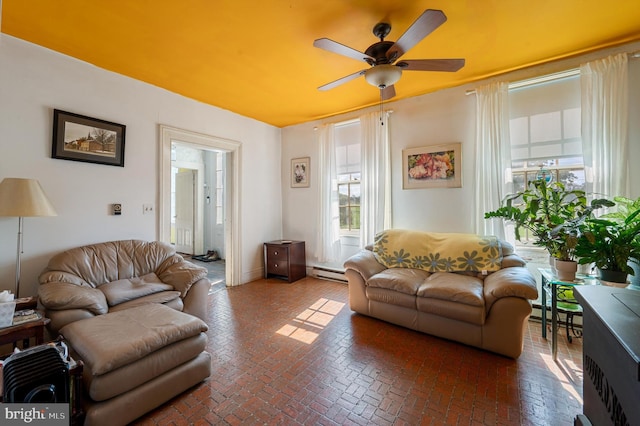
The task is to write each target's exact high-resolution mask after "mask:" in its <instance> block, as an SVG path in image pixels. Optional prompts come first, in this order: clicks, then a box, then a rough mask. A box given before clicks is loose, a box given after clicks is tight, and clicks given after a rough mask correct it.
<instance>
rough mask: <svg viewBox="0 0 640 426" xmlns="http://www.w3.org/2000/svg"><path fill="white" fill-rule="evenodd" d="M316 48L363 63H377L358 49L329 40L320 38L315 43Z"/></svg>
mask: <svg viewBox="0 0 640 426" xmlns="http://www.w3.org/2000/svg"><path fill="white" fill-rule="evenodd" d="M313 45H314V46H315V47H318V48H320V49H324V50H327V51H329V52H333V53H337V54H338V55H342V56H346V57H347V58H351V59H355V60H356V61H363V62H366V63H370V61H375V60H374V59H373V58H372V57H371V56H369V55H367V54H365V53H362V52H359V51H357V50H356V49H352V48H351V47H349V46H345V45H344V44H340V43H338V42H337V41H333V40H330V39H328V38H319V39H317V40H315V41H314V42H313Z"/></svg>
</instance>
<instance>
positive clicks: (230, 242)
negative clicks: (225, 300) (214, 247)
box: [158, 124, 242, 286]
mask: <svg viewBox="0 0 640 426" xmlns="http://www.w3.org/2000/svg"><path fill="white" fill-rule="evenodd" d="M174 142H175V143H179V144H180V145H184V146H189V147H192V148H196V149H203V150H217V151H225V152H228V153H229V157H230V161H228V162H227V173H226V188H225V195H226V197H225V205H224V209H225V226H224V245H225V253H226V259H225V278H226V284H227V286H235V285H239V284H241V282H240V277H241V276H242V265H241V259H242V256H241V254H242V242H241V239H240V238H241V236H240V224H239V220H240V197H239V189H240V164H241V156H242V144H241V143H240V142H238V141H234V140H231V139H225V138H220V137H217V136H211V135H206V134H203V133H197V132H192V131H190V130H183V129H178V128H175V127H171V126H166V125H163V124H161V125H160V156H159V157H160V158H159V163H160V164H159V169H160V173H159V178H160V184H159V194H158V204H159V206H160V208H159V209H158V236H159V240H160V241H163V242H166V243H170V239H171V144H172V143H174Z"/></svg>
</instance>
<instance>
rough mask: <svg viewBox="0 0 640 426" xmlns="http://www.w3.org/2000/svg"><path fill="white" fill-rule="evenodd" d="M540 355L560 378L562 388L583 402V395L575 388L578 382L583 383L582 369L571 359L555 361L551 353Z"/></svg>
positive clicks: (550, 369) (579, 401)
mask: <svg viewBox="0 0 640 426" xmlns="http://www.w3.org/2000/svg"><path fill="white" fill-rule="evenodd" d="M540 356H541V357H542V360H543V361H544V363H545V365H546V366H547V368H549V371H551V373H553V374H554V375H555V376H556V377H557V378H558V381H559V382H560V385H561V386H562V388H563V389H564V390H565V391H566V392H567V393H568V394H569V395H570V396H571V397H573V398H575V400H576V401H578V403H580V404H583V403H584V401H583V400H582V396H580V394H579V393H578V391H577V390H576V388H575V386H576V384H580V383H582V370H581V369H580V368H579V367H578V366H577V365H576V364H575V363H574V362H573V361H571V360H565V361H562V360H560V359H558V361H554V360H553V357H552V356H551V355H547V354H540ZM564 363H566V365H565V364H564Z"/></svg>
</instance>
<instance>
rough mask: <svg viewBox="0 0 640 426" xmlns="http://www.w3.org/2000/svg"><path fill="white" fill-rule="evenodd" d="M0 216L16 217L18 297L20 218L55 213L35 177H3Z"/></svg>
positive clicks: (17, 281)
mask: <svg viewBox="0 0 640 426" xmlns="http://www.w3.org/2000/svg"><path fill="white" fill-rule="evenodd" d="M0 216H4V217H17V218H18V253H17V258H16V287H15V297H16V298H19V297H20V256H21V255H22V220H23V218H25V217H33V216H57V213H56V211H55V209H54V208H53V206H52V205H51V202H50V201H49V199H48V198H47V196H46V195H45V194H44V191H43V190H42V187H41V186H40V183H39V182H38V181H37V180H36V179H20V178H5V179H3V180H2V182H0Z"/></svg>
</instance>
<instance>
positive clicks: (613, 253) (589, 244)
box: [575, 197, 640, 283]
mask: <svg viewBox="0 0 640 426" xmlns="http://www.w3.org/2000/svg"><path fill="white" fill-rule="evenodd" d="M614 201H615V202H616V204H617V210H616V211H615V212H612V213H608V214H605V215H602V216H600V217H599V218H588V219H587V220H585V222H584V223H583V224H582V225H581V236H580V237H579V238H578V244H577V246H576V249H575V254H576V256H577V257H579V259H580V260H579V262H580V263H581V264H590V263H593V264H595V266H596V267H597V268H598V270H599V273H600V278H601V279H602V280H603V281H612V282H618V283H626V281H627V275H634V274H635V271H634V269H633V268H632V266H631V265H630V261H633V260H635V261H636V263H637V260H638V259H640V198H639V199H638V200H631V199H629V198H625V197H615V198H614Z"/></svg>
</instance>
